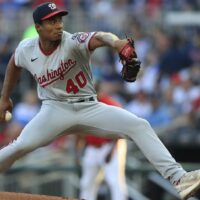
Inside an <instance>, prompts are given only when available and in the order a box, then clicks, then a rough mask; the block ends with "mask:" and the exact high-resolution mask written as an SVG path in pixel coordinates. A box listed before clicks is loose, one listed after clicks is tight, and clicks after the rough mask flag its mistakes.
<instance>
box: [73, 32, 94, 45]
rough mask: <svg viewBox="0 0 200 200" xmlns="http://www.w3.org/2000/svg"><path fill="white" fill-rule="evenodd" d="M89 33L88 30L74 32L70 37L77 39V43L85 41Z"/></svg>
mask: <svg viewBox="0 0 200 200" xmlns="http://www.w3.org/2000/svg"><path fill="white" fill-rule="evenodd" d="M90 35H91V33H89V32H81V33H75V34H73V35H72V39H73V40H77V41H78V42H79V43H85V42H86V40H87V38H88V37H89V36H90Z"/></svg>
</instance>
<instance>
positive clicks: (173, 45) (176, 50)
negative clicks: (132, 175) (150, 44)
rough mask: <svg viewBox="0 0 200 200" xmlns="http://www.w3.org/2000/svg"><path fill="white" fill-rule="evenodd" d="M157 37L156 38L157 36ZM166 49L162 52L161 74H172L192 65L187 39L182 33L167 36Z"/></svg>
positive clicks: (160, 61) (160, 60)
mask: <svg viewBox="0 0 200 200" xmlns="http://www.w3.org/2000/svg"><path fill="white" fill-rule="evenodd" d="M155 39H156V38H155ZM166 40H167V41H166V42H167V46H166V49H165V50H164V51H163V52H162V53H161V54H160V59H159V70H160V76H161V77H163V76H167V77H168V76H171V75H172V74H174V73H177V72H179V71H180V70H182V69H184V68H188V67H190V66H191V65H192V60H191V57H190V56H189V49H188V46H187V44H186V41H185V40H184V39H183V38H181V36H180V35H177V34H175V35H172V36H171V37H169V36H167V38H166Z"/></svg>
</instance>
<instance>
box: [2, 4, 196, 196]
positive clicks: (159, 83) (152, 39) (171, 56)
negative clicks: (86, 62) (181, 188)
mask: <svg viewBox="0 0 200 200" xmlns="http://www.w3.org/2000/svg"><path fill="white" fill-rule="evenodd" d="M42 2H46V1H42V0H32V1H31V0H0V88H1V87H2V82H3V79H4V75H5V69H6V64H7V62H8V59H9V57H10V55H11V54H12V53H13V52H14V50H15V47H16V45H17V44H18V42H19V41H20V40H22V38H26V37H33V36H34V35H35V31H34V27H33V21H32V9H33V8H34V7H35V6H36V5H38V4H40V3H42ZM52 2H56V3H57V4H58V5H59V6H60V7H65V8H67V9H68V10H69V15H68V16H67V17H66V18H65V19H64V25H65V30H66V31H69V32H72V33H73V32H79V31H81V32H82V31H86V32H88V31H98V30H101V31H111V32H113V33H116V34H117V35H119V36H120V37H125V36H126V35H127V36H131V37H133V38H134V39H135V45H136V51H137V52H138V57H139V58H140V60H141V61H142V70H141V72H140V75H139V77H138V80H137V81H136V82H135V83H131V84H130V83H125V82H122V80H121V78H120V70H121V65H120V63H119V58H118V56H117V55H116V54H115V53H114V52H112V51H111V50H109V49H101V50H97V51H96V52H95V54H94V56H93V58H92V63H93V72H94V75H95V79H97V80H98V79H100V80H103V82H104V84H105V88H106V89H107V92H108V93H109V94H110V95H112V96H113V97H114V98H115V99H116V100H118V101H119V102H121V104H122V105H123V106H124V108H125V109H127V110H129V111H130V112H133V113H135V114H136V115H138V116H140V117H143V118H145V119H147V120H148V121H149V122H150V123H151V125H152V126H153V128H154V129H155V130H156V132H157V134H158V135H159V137H160V138H161V139H162V141H163V142H164V144H165V145H166V146H167V147H168V149H169V151H170V152H171V153H172V155H173V156H174V157H175V158H176V159H177V161H179V162H181V163H182V164H183V166H184V167H185V168H186V169H187V170H194V169H199V168H200V157H199V152H200V0H57V1H56V0H55V1H52ZM35 87H36V85H35V83H34V80H33V78H32V77H31V76H30V75H29V74H28V73H27V72H24V74H23V77H22V79H21V81H20V82H19V84H18V85H17V87H16V88H15V91H14V92H13V96H12V98H13V101H14V106H15V107H14V111H13V120H12V121H11V122H10V123H8V124H2V123H1V124H0V146H1V147H3V146H4V145H6V144H7V143H9V142H10V141H11V140H12V139H13V138H15V137H17V135H18V134H19V133H20V131H21V129H22V128H23V127H24V125H25V124H26V123H27V122H28V121H30V119H31V118H32V117H33V116H34V115H35V114H36V113H37V112H38V110H39V107H40V101H39V100H38V99H37V97H36V94H35ZM152 148H153V147H152ZM158 151H159V149H158ZM75 157H76V151H75V139H74V136H67V137H63V138H61V139H59V140H57V141H55V142H54V143H53V144H51V145H49V146H48V147H45V148H42V149H39V150H37V151H35V152H33V153H31V154H30V155H28V156H26V157H25V158H23V159H21V160H19V161H17V162H16V164H15V165H14V166H13V167H12V168H11V170H9V171H8V172H7V173H5V174H2V175H0V191H13V192H28V193H33V194H47V195H57V196H70V197H77V195H78V193H79V178H80V174H81V171H80V167H79V166H77V165H76V159H75ZM126 174H127V185H128V193H129V199H130V200H150V199H151V200H176V199H179V198H178V197H177V195H176V193H175V191H174V190H173V188H172V187H171V186H170V185H169V183H168V182H166V181H165V180H163V179H162V178H161V177H160V175H159V174H158V173H157V172H155V170H154V169H153V168H152V166H151V165H150V164H149V163H148V162H147V161H146V159H145V158H144V156H143V155H142V154H141V152H140V151H138V148H137V147H136V146H135V145H134V144H133V143H129V142H128V154H127V163H126ZM109 195H110V193H109V190H108V188H107V186H106V183H104V182H103V183H102V185H101V187H100V190H99V192H98V198H99V199H100V200H109V199H110V196H109ZM193 199H200V196H199V197H196V198H193Z"/></svg>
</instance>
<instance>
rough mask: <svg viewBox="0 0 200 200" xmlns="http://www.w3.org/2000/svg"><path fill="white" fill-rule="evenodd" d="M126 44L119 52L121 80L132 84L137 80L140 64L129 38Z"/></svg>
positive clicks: (132, 42)
mask: <svg viewBox="0 0 200 200" xmlns="http://www.w3.org/2000/svg"><path fill="white" fill-rule="evenodd" d="M127 40H128V42H127V43H126V44H125V45H124V47H123V48H122V49H121V51H120V52H119V57H120V61H121V63H122V65H123V67H122V72H121V73H122V78H123V79H124V80H125V81H127V82H134V81H135V80H136V78H137V74H138V72H139V71H140V65H141V62H140V60H139V59H138V58H137V54H136V52H135V48H134V41H133V39H131V38H128V39H127Z"/></svg>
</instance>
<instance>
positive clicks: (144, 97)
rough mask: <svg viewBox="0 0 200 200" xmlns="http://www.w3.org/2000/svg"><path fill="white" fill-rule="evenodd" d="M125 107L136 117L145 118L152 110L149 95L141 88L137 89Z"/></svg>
mask: <svg viewBox="0 0 200 200" xmlns="http://www.w3.org/2000/svg"><path fill="white" fill-rule="evenodd" d="M126 109H127V110H128V111H130V112H132V113H134V114H135V115H137V116H138V117H142V118H144V119H146V118H147V117H148V116H149V115H150V113H151V112H152V105H151V103H150V100H149V96H148V94H147V93H145V92H144V91H143V90H140V91H138V93H136V94H135V95H134V96H133V99H132V100H131V101H130V102H129V103H128V104H127V106H126Z"/></svg>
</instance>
